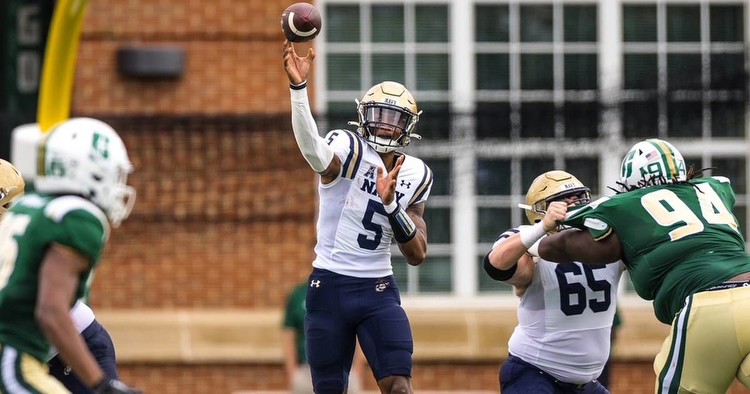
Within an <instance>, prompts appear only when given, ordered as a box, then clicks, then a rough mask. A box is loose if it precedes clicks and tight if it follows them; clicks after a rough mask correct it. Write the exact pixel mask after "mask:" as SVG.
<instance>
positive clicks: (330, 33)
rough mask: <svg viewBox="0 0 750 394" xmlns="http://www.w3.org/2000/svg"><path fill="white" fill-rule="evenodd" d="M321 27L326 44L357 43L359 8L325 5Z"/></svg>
mask: <svg viewBox="0 0 750 394" xmlns="http://www.w3.org/2000/svg"><path fill="white" fill-rule="evenodd" d="M323 26H324V28H325V29H326V40H328V42H359V26H360V23H359V6H356V5H330V4H329V5H327V6H326V23H324V24H323Z"/></svg>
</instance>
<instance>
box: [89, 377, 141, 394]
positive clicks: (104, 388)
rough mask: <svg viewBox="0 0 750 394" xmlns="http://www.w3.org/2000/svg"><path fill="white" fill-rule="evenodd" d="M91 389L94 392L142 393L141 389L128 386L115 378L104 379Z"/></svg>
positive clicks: (113, 393) (109, 393) (116, 393)
mask: <svg viewBox="0 0 750 394" xmlns="http://www.w3.org/2000/svg"><path fill="white" fill-rule="evenodd" d="M91 390H92V391H93V392H94V394H143V391H141V390H138V389H134V388H132V387H128V386H127V385H126V384H125V383H123V382H121V381H119V380H117V379H104V380H103V381H102V382H101V383H99V384H97V385H96V386H95V387H94V388H92V389H91Z"/></svg>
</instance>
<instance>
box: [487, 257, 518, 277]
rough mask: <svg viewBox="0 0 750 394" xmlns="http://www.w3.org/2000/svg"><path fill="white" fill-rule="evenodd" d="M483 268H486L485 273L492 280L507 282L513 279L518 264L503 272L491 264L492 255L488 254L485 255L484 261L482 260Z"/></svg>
mask: <svg viewBox="0 0 750 394" xmlns="http://www.w3.org/2000/svg"><path fill="white" fill-rule="evenodd" d="M482 266H484V272H486V273H487V275H489V276H490V278H492V279H494V280H497V281H501V282H502V281H506V280H508V279H510V278H512V277H513V275H515V274H516V269H517V268H518V264H513V266H512V267H510V268H508V269H507V270H501V269H497V268H495V266H493V265H492V263H490V254H489V253H487V254H486V255H484V259H483V260H482Z"/></svg>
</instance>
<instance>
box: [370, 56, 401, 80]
mask: <svg viewBox="0 0 750 394" xmlns="http://www.w3.org/2000/svg"><path fill="white" fill-rule="evenodd" d="M404 64H405V63H404V55H393V54H382V53H373V54H372V80H373V81H375V82H378V83H379V82H381V81H396V82H399V83H404V81H405V80H406V77H405V75H406V74H405V71H404V69H405V65H404Z"/></svg>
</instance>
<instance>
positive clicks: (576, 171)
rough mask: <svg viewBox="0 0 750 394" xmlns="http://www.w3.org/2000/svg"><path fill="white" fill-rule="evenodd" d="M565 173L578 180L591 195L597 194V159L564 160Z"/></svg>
mask: <svg viewBox="0 0 750 394" xmlns="http://www.w3.org/2000/svg"><path fill="white" fill-rule="evenodd" d="M565 171H568V172H569V173H571V174H573V176H575V177H576V178H578V180H579V181H581V182H582V183H583V184H584V185H586V186H587V187H588V188H589V189H591V193H593V194H597V193H599V159H597V158H591V159H588V158H586V159H565ZM609 186H614V185H609Z"/></svg>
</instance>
